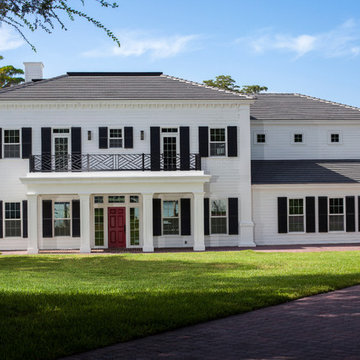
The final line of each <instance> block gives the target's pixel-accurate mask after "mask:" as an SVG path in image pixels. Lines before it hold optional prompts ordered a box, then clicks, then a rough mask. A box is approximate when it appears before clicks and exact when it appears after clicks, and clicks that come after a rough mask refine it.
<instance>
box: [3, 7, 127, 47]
mask: <svg viewBox="0 0 360 360" xmlns="http://www.w3.org/2000/svg"><path fill="white" fill-rule="evenodd" d="M78 1H79V2H80V3H81V4H82V5H83V6H85V0H78ZM93 1H96V2H97V3H98V4H99V5H100V6H101V7H105V8H112V9H114V8H116V7H118V4H117V3H115V2H114V3H110V2H108V1H106V0H93ZM71 2H73V0H0V25H1V23H4V24H8V25H10V26H12V27H13V28H15V29H16V30H17V31H18V32H19V33H20V35H21V36H22V37H23V38H24V40H25V41H26V42H27V43H28V44H29V45H30V46H31V47H32V49H33V50H34V51H36V49H35V47H34V46H33V45H32V44H31V43H30V42H29V40H28V39H27V37H26V36H25V35H24V32H23V29H24V28H28V29H30V30H31V31H35V30H38V29H42V30H44V31H45V32H47V33H49V34H51V33H52V31H53V30H54V28H55V25H59V26H60V27H61V28H62V29H63V30H67V28H66V26H65V25H64V22H63V20H62V16H63V15H66V16H67V17H68V18H69V19H70V20H72V21H74V18H75V16H78V17H80V18H83V19H86V20H87V21H89V22H90V23H92V24H94V25H95V26H97V27H98V28H100V29H102V30H104V31H105V32H106V34H107V36H108V37H110V38H111V39H112V40H113V41H115V42H116V43H117V45H118V46H120V42H119V39H118V38H117V37H116V36H115V35H114V34H113V33H112V32H111V31H110V30H109V29H108V28H106V27H105V26H104V25H103V24H102V23H101V22H100V21H99V20H96V19H94V18H92V17H90V16H89V15H87V14H86V13H84V12H82V11H80V10H79V9H75V8H73V7H71V6H70V5H69V3H71Z"/></svg>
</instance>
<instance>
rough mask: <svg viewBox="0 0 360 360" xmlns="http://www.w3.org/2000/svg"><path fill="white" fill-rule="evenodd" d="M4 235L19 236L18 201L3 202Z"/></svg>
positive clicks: (19, 216)
mask: <svg viewBox="0 0 360 360" xmlns="http://www.w3.org/2000/svg"><path fill="white" fill-rule="evenodd" d="M5 236H6V237H17V236H21V211H20V203H19V202H11V203H5Z"/></svg>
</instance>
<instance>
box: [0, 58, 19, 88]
mask: <svg viewBox="0 0 360 360" xmlns="http://www.w3.org/2000/svg"><path fill="white" fill-rule="evenodd" d="M3 59H4V58H3V57H2V56H1V55H0V60H3ZM22 74H24V71H23V70H21V69H16V68H15V67H14V66H12V65H6V66H3V67H0V88H6V87H9V86H11V85H17V84H20V83H22V82H24V79H23V78H22V77H17V76H16V75H22Z"/></svg>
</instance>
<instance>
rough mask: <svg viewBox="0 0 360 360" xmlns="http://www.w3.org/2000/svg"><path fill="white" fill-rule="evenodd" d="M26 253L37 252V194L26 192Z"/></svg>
mask: <svg viewBox="0 0 360 360" xmlns="http://www.w3.org/2000/svg"><path fill="white" fill-rule="evenodd" d="M27 199H28V248H27V251H28V254H37V253H38V252H39V243H38V196H37V194H28V195H27Z"/></svg>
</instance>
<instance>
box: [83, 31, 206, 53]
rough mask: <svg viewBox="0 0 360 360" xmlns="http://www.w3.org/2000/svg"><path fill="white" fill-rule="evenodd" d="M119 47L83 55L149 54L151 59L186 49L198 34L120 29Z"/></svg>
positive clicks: (97, 50)
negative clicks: (152, 34) (151, 32)
mask: <svg viewBox="0 0 360 360" xmlns="http://www.w3.org/2000/svg"><path fill="white" fill-rule="evenodd" d="M117 36H118V38H119V39H120V42H121V47H117V46H112V47H109V48H103V49H94V50H90V51H87V52H85V53H83V56H85V57H110V56H122V57H128V56H141V55H146V54H147V55H149V56H150V57H151V58H153V59H161V58H168V57H172V56H175V55H177V54H179V53H182V52H185V51H188V50H189V48H190V43H192V42H193V41H194V40H196V39H198V38H199V36H198V35H173V36H158V37H156V36H151V35H149V34H147V33H145V32H143V31H121V32H119V33H117Z"/></svg>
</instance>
